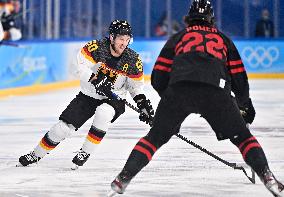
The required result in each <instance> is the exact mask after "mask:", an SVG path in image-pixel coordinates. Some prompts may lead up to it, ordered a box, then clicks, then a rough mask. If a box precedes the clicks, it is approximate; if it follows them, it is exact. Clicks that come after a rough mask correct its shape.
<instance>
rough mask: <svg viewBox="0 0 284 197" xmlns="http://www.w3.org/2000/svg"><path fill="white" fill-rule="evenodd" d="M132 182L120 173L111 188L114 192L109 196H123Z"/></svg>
mask: <svg viewBox="0 0 284 197" xmlns="http://www.w3.org/2000/svg"><path fill="white" fill-rule="evenodd" d="M130 181H131V178H130V177H128V176H125V175H122V173H120V174H119V175H118V176H117V177H116V178H115V179H114V181H113V182H112V183H111V185H110V186H111V190H112V191H111V192H109V194H108V196H109V197H110V196H114V195H116V194H123V193H124V192H125V189H126V187H127V186H128V184H129V183H130Z"/></svg>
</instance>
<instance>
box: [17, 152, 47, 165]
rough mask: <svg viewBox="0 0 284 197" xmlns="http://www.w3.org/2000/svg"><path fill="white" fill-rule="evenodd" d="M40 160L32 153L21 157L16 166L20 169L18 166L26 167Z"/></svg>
mask: <svg viewBox="0 0 284 197" xmlns="http://www.w3.org/2000/svg"><path fill="white" fill-rule="evenodd" d="M40 159H41V158H40V157H37V156H36V155H35V152H34V151H32V152H30V153H28V154H26V155H23V156H21V157H20V158H19V164H18V165H17V167H20V166H28V165H30V164H33V163H37V162H38V161H39V160H40Z"/></svg>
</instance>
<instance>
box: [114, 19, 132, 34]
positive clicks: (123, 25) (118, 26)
mask: <svg viewBox="0 0 284 197" xmlns="http://www.w3.org/2000/svg"><path fill="white" fill-rule="evenodd" d="M109 34H110V35H113V36H114V37H116V35H117V34H119V35H129V36H130V37H131V38H132V37H133V35H132V28H131V26H130V25H129V23H128V22H127V21H125V20H114V21H112V22H111V24H110V26H109Z"/></svg>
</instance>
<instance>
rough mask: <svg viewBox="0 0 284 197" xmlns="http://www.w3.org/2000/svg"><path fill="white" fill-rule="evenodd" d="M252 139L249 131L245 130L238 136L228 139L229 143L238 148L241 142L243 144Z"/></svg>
mask: <svg viewBox="0 0 284 197" xmlns="http://www.w3.org/2000/svg"><path fill="white" fill-rule="evenodd" d="M250 137H252V134H251V132H250V131H249V129H246V130H244V131H242V132H240V133H239V134H238V135H236V136H234V137H232V138H230V141H231V142H232V143H233V144H234V145H236V146H239V145H240V144H241V143H242V142H244V141H245V140H246V139H248V138H250Z"/></svg>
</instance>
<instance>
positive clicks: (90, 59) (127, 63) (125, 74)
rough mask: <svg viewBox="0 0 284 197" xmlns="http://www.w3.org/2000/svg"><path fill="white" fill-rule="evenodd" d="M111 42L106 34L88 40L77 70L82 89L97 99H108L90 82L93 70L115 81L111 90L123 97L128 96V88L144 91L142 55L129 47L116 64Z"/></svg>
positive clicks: (134, 91) (141, 92) (142, 92)
mask: <svg viewBox="0 0 284 197" xmlns="http://www.w3.org/2000/svg"><path fill="white" fill-rule="evenodd" d="M109 47H110V42H109V40H108V39H107V38H105V39H102V40H93V41H90V42H89V43H87V44H86V45H85V46H84V47H83V48H82V49H81V50H80V51H79V52H78V54H77V65H76V68H75V69H74V72H75V74H76V75H77V76H78V77H79V78H80V85H81V92H82V93H83V94H85V95H88V96H90V97H93V98H96V99H106V97H104V96H101V95H99V94H97V93H96V90H95V87H94V86H93V85H92V84H91V83H90V82H89V80H90V78H91V76H92V74H95V75H96V76H97V77H98V75H105V76H107V78H108V79H109V80H110V81H111V82H112V83H113V87H114V89H113V90H112V91H113V92H114V93H115V94H117V95H118V96H119V97H120V98H123V99H124V98H125V97H126V93H127V91H128V92H129V93H130V95H131V96H132V98H133V97H135V96H136V95H139V94H144V91H143V85H144V75H143V65H142V61H141V59H140V58H139V55H138V54H137V53H136V52H135V51H133V50H132V49H130V48H126V49H125V51H124V52H123V54H122V55H121V57H120V59H119V60H118V61H116V64H115V65H113V64H112V62H114V61H112V58H114V57H113V56H112V55H111V53H110V48H109Z"/></svg>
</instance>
